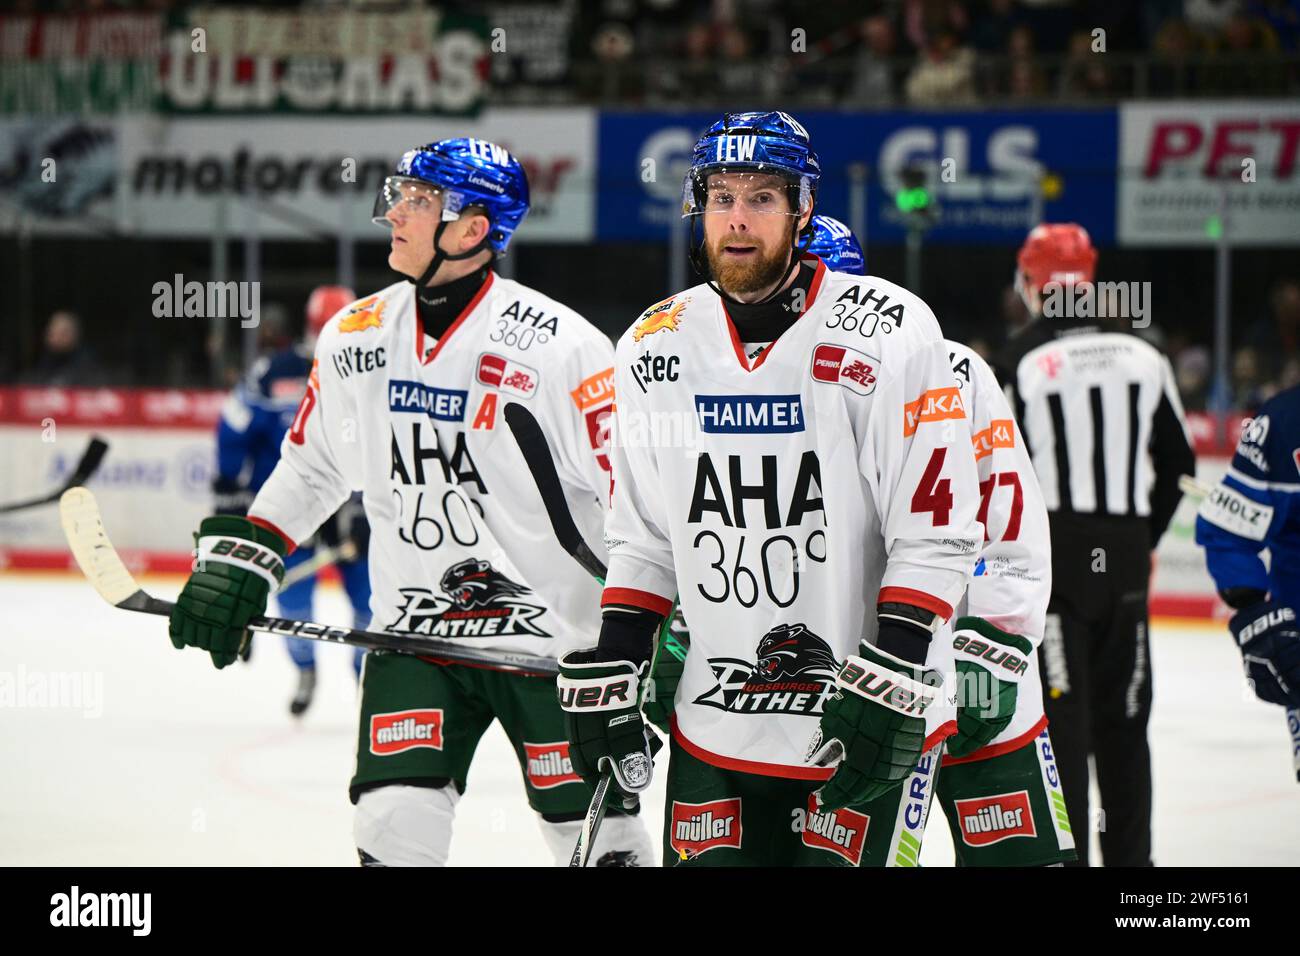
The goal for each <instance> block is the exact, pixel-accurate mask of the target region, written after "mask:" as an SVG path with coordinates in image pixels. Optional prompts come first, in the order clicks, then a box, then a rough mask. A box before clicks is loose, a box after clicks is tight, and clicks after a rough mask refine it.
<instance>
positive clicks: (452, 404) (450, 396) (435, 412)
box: [388, 380, 469, 422]
mask: <svg viewBox="0 0 1300 956" xmlns="http://www.w3.org/2000/svg"><path fill="white" fill-rule="evenodd" d="M468 396H469V392H467V391H465V390H464V389H459V388H434V387H433V386H432V385H425V384H424V383H423V382H405V381H400V380H393V381H390V382H389V383H388V408H389V410H390V411H394V412H422V413H423V414H425V415H428V416H429V417H430V418H432V419H436V420H437V421H440V422H459V421H464V420H465V399H466V398H467V397H468Z"/></svg>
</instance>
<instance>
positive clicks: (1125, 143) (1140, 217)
mask: <svg viewBox="0 0 1300 956" xmlns="http://www.w3.org/2000/svg"><path fill="white" fill-rule="evenodd" d="M1298 153H1300V105H1297V104H1296V103H1295V102H1294V101H1292V102H1195V103H1191V102H1187V103H1129V104H1125V105H1124V106H1122V107H1121V108H1120V170H1121V173H1120V188H1119V241H1120V243H1121V244H1123V245H1144V246H1205V245H1212V244H1214V242H1215V241H1216V240H1217V230H1216V228H1215V226H1214V225H1213V224H1212V222H1211V220H1212V217H1220V218H1221V220H1222V223H1223V230H1224V234H1225V236H1226V238H1227V240H1228V242H1230V243H1231V244H1232V245H1236V246H1276V245H1291V246H1295V245H1300V175H1297V168H1296V167H1297V162H1298V161H1300V157H1298V155H1297V154H1298Z"/></svg>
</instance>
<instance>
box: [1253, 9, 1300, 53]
mask: <svg viewBox="0 0 1300 956" xmlns="http://www.w3.org/2000/svg"><path fill="white" fill-rule="evenodd" d="M1246 10H1247V12H1248V13H1249V14H1250V15H1251V16H1252V17H1255V18H1256V19H1258V20H1262V21H1263V22H1264V23H1267V24H1268V25H1269V27H1270V29H1272V31H1273V33H1274V35H1275V36H1276V37H1277V40H1278V45H1279V46H1281V47H1282V49H1283V50H1285V51H1286V52H1287V53H1295V52H1296V49H1297V48H1300V0H1250V3H1249V4H1247V7H1246Z"/></svg>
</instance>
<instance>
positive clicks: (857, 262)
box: [808, 215, 867, 276]
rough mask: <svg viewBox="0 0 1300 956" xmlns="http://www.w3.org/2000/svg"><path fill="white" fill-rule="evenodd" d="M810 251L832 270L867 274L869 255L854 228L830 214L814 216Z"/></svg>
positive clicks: (861, 274) (856, 274) (858, 274)
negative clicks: (865, 254) (864, 250)
mask: <svg viewBox="0 0 1300 956" xmlns="http://www.w3.org/2000/svg"><path fill="white" fill-rule="evenodd" d="M808 251H809V252H811V253H812V254H813V255H815V256H817V257H818V258H819V259H821V260H822V261H823V262H825V263H826V268H827V269H830V270H831V271H832V272H847V273H849V275H855V276H864V275H866V274H867V257H866V256H864V255H863V254H862V246H860V245H859V244H858V239H857V237H856V236H854V235H853V230H852V229H850V228H849V227H848V226H846V225H844V223H842V222H840V221H839V220H838V219H832V218H831V217H830V216H821V215H818V216H813V217H812V239H811V241H810V242H809V243H808Z"/></svg>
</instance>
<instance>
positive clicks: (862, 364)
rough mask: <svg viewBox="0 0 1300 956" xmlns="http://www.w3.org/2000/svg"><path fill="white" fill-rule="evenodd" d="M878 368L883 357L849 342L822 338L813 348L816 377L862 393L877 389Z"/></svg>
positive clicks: (816, 379)
mask: <svg viewBox="0 0 1300 956" xmlns="http://www.w3.org/2000/svg"><path fill="white" fill-rule="evenodd" d="M879 372H880V359H878V358H876V357H875V356H874V355H868V354H867V353H866V352H859V351H858V350H857V349H853V348H849V347H848V346H847V345H832V344H830V343H829V342H823V343H821V344H820V345H818V346H817V348H815V349H813V358H812V377H813V381H816V382H828V383H830V384H832V385H843V386H844V387H845V388H847V389H849V390H850V391H853V392H857V393H858V394H859V395H870V394H871V393H872V392H874V391H875V390H876V379H877V378H878V377H879Z"/></svg>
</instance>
